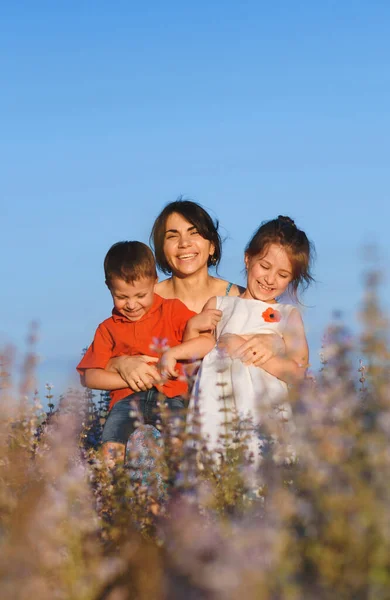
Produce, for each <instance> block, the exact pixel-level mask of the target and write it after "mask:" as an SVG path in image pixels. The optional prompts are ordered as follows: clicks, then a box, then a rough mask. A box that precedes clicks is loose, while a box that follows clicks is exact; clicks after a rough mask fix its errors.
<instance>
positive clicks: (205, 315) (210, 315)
mask: <svg viewBox="0 0 390 600" xmlns="http://www.w3.org/2000/svg"><path fill="white" fill-rule="evenodd" d="M221 317H222V311H221V310H217V309H216V308H206V309H203V310H202V312H201V313H199V314H198V315H195V316H194V317H191V319H190V320H189V322H188V326H189V328H190V329H191V330H194V331H196V332H200V331H215V328H216V326H217V325H218V323H219V321H220V320H221Z"/></svg>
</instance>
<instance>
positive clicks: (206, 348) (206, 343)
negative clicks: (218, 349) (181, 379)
mask: <svg viewBox="0 0 390 600" xmlns="http://www.w3.org/2000/svg"><path fill="white" fill-rule="evenodd" d="M214 346H215V338H214V335H213V334H212V333H202V334H201V335H200V336H199V337H197V338H193V339H192V340H188V341H187V342H183V343H182V344H179V345H178V346H174V347H173V348H169V350H167V351H166V352H164V353H163V355H162V356H161V358H160V362H159V364H158V367H159V369H160V371H161V375H162V376H163V377H178V376H179V373H178V372H177V371H176V369H175V367H176V363H177V361H178V360H193V361H194V360H199V359H200V358H204V357H205V356H206V354H208V352H210V351H211V350H212V349H213V348H214Z"/></svg>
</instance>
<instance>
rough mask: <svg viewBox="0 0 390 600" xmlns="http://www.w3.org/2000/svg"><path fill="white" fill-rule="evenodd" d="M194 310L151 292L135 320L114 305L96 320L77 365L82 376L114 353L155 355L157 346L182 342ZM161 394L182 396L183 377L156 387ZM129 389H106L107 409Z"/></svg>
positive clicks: (184, 382)
mask: <svg viewBox="0 0 390 600" xmlns="http://www.w3.org/2000/svg"><path fill="white" fill-rule="evenodd" d="M195 314H196V313H195V312H193V311H192V310H190V309H189V308H187V307H186V305H185V304H183V302H181V300H177V299H173V300H166V299H164V298H161V296H158V295H157V294H154V302H153V304H152V306H151V308H150V310H149V311H148V312H147V313H146V314H145V315H143V317H142V318H141V319H140V320H139V321H135V322H131V321H129V320H128V319H127V318H126V317H123V316H122V315H121V314H120V313H119V312H118V311H117V310H116V309H115V308H114V309H113V311H112V317H110V318H109V319H106V320H105V321H103V323H100V325H99V327H98V328H97V330H96V333H95V337H94V340H93V342H92V344H91V345H90V347H89V348H88V350H87V352H86V353H85V355H84V356H83V358H82V359H81V361H80V362H79V364H78V365H77V371H78V372H79V373H80V374H81V375H83V374H84V371H85V369H104V368H105V367H106V365H107V363H108V361H109V360H110V359H111V358H114V357H116V356H124V355H127V356H138V355H140V354H146V355H148V356H156V357H158V356H159V352H158V346H159V345H160V346H161V345H162V346H170V347H172V346H177V345H178V344H180V343H181V342H182V341H183V334H184V329H185V326H186V324H187V321H188V320H189V319H190V318H191V317H193V316H194V315H195ZM156 387H157V388H158V389H159V390H160V391H161V392H162V393H163V394H165V396H167V397H168V398H173V396H183V395H184V396H185V395H186V394H187V391H188V386H187V382H186V380H185V378H184V377H183V378H180V377H179V378H178V379H168V380H167V381H166V382H165V383H164V384H163V385H161V386H159V385H157V386H156ZM133 393H134V392H133V390H131V389H130V388H128V387H126V388H123V389H120V390H113V391H111V392H110V396H111V402H110V410H111V408H112V407H113V405H114V404H115V403H116V402H118V401H119V400H122V399H123V398H125V397H126V396H128V395H129V394H133Z"/></svg>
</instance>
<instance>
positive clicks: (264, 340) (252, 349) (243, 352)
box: [232, 333, 285, 367]
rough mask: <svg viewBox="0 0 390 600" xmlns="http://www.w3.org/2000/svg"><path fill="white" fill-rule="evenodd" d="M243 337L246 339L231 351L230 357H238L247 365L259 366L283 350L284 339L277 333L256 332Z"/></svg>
mask: <svg viewBox="0 0 390 600" xmlns="http://www.w3.org/2000/svg"><path fill="white" fill-rule="evenodd" d="M245 337H246V339H247V341H246V342H245V343H244V344H242V345H241V346H240V347H239V348H238V349H237V350H236V351H235V352H234V353H233V355H232V358H239V359H240V360H241V362H242V363H244V365H247V366H249V365H253V366H254V367H260V366H261V365H263V364H264V363H265V362H267V360H269V359H270V358H272V357H273V356H276V355H278V354H282V353H283V352H284V350H285V345H284V341H283V339H282V338H281V337H280V336H279V335H277V334H271V333H257V334H254V335H251V336H245Z"/></svg>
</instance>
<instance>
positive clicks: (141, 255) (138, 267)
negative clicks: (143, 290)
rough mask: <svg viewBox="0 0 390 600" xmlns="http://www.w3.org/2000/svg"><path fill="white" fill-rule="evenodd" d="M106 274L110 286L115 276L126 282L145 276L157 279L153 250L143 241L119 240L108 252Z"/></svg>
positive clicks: (105, 265)
mask: <svg viewBox="0 0 390 600" xmlns="http://www.w3.org/2000/svg"><path fill="white" fill-rule="evenodd" d="M104 274H105V278H106V284H107V286H108V287H110V285H111V282H112V279H114V277H117V278H118V279H123V280H124V281H126V283H133V282H134V281H138V279H143V278H145V279H148V278H150V279H157V272H156V262H155V260H154V256H153V252H152V251H151V249H150V248H149V246H147V245H146V244H143V243H142V242H117V243H116V244H114V245H113V246H111V248H110V249H109V251H108V252H107V254H106V257H105V259H104Z"/></svg>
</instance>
